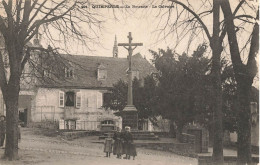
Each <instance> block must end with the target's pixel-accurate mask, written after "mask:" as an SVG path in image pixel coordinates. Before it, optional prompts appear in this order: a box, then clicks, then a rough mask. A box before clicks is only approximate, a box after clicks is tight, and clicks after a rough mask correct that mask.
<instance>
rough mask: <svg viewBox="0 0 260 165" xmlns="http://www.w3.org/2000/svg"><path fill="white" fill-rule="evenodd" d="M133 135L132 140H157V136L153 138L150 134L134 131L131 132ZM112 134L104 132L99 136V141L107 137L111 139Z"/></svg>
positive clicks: (152, 134)
mask: <svg viewBox="0 0 260 165" xmlns="http://www.w3.org/2000/svg"><path fill="white" fill-rule="evenodd" d="M131 133H132V134H133V138H134V140H159V137H158V136H155V135H154V133H152V132H147V131H135V132H131ZM113 134H114V133H113V132H106V133H103V135H101V136H99V140H101V139H105V138H107V137H109V136H110V137H113Z"/></svg>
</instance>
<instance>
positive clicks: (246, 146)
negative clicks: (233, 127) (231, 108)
mask: <svg viewBox="0 0 260 165" xmlns="http://www.w3.org/2000/svg"><path fill="white" fill-rule="evenodd" d="M251 85H252V83H250V82H248V80H244V81H241V82H238V100H239V107H238V121H239V122H238V130H237V135H238V136H237V142H238V146H237V158H238V159H237V160H238V164H246V163H251V109H250V91H251Z"/></svg>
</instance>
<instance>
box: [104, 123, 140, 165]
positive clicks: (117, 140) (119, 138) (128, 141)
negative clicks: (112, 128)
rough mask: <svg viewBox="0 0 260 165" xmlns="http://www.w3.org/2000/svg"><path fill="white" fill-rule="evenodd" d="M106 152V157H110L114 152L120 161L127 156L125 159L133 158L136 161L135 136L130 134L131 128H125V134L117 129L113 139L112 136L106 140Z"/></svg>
mask: <svg viewBox="0 0 260 165" xmlns="http://www.w3.org/2000/svg"><path fill="white" fill-rule="evenodd" d="M113 141H114V142H113ZM104 152H105V153H106V157H110V153H112V152H113V154H114V155H116V156H117V158H118V159H121V156H122V155H123V154H125V155H126V156H125V157H124V159H130V157H131V156H133V160H134V159H135V156H137V153H136V148H135V145H134V143H133V135H132V134H131V132H130V127H125V131H124V132H121V130H120V128H117V131H116V132H115V133H114V136H113V139H112V138H111V137H110V136H109V137H108V138H106V140H105V145H104Z"/></svg>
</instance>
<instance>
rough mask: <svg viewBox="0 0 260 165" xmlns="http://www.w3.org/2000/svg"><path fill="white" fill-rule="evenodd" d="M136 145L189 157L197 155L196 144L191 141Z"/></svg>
mask: <svg viewBox="0 0 260 165" xmlns="http://www.w3.org/2000/svg"><path fill="white" fill-rule="evenodd" d="M136 146H137V147H145V148H148V149H153V150H160V151H168V152H172V153H175V154H178V155H183V156H188V157H197V154H196V153H195V148H194V145H193V144H190V143H145V144H136Z"/></svg>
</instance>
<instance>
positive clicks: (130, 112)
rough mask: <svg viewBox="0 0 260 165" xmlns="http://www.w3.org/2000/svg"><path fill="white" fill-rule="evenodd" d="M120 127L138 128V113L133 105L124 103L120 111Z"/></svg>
mask: <svg viewBox="0 0 260 165" xmlns="http://www.w3.org/2000/svg"><path fill="white" fill-rule="evenodd" d="M121 116H122V128H123V129H124V128H125V127H126V126H129V127H131V130H138V114H137V110H136V108H135V106H134V105H126V107H125V108H124V109H123V111H121Z"/></svg>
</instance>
